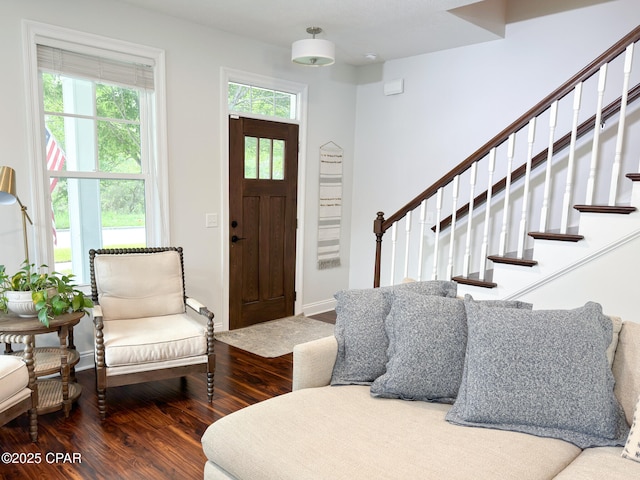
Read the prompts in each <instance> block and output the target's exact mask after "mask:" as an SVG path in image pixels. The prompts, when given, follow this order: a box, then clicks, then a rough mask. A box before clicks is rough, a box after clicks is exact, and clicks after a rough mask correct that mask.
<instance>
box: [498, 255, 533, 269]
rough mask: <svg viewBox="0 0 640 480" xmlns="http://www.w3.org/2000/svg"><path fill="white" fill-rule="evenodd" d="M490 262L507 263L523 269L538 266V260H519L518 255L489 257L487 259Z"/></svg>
mask: <svg viewBox="0 0 640 480" xmlns="http://www.w3.org/2000/svg"><path fill="white" fill-rule="evenodd" d="M487 258H488V259H489V260H491V261H492V262H494V263H506V264H509V265H520V266H523V267H533V266H534V265H537V264H538V262H537V261H536V260H533V259H532V258H526V256H525V258H518V257H517V256H516V254H509V253H507V254H505V255H504V256H500V255H489V256H488V257H487Z"/></svg>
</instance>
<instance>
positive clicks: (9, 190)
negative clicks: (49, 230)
mask: <svg viewBox="0 0 640 480" xmlns="http://www.w3.org/2000/svg"><path fill="white" fill-rule="evenodd" d="M16 201H17V202H18V204H20V209H21V210H22V237H23V239H24V254H25V259H26V261H27V264H29V244H28V242H27V220H29V223H30V224H31V225H33V222H32V221H31V218H30V217H29V214H28V213H27V207H25V206H24V205H23V204H22V202H21V201H20V198H18V194H17V193H16V172H15V170H14V169H13V168H11V167H4V166H3V167H0V205H13V204H14V203H16Z"/></svg>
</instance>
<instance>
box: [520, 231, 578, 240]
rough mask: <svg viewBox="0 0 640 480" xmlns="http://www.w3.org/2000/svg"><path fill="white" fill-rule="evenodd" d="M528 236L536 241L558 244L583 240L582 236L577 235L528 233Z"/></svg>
mask: <svg viewBox="0 0 640 480" xmlns="http://www.w3.org/2000/svg"><path fill="white" fill-rule="evenodd" d="M529 236H530V237H533V238H535V239H536V240H555V241H559V242H579V241H580V240H584V236H583V235H578V234H577V233H559V232H529Z"/></svg>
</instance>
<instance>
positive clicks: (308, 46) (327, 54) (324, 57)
mask: <svg viewBox="0 0 640 480" xmlns="http://www.w3.org/2000/svg"><path fill="white" fill-rule="evenodd" d="M307 33H308V34H310V35H313V38H306V39H304V40H298V41H297V42H293V45H291V61H292V62H294V63H299V64H301V65H308V66H311V67H321V66H322V67H324V66H327V65H333V63H334V62H335V56H336V46H335V45H334V44H333V42H330V41H329V40H323V39H321V38H316V35H318V34H319V33H322V29H321V28H320V27H309V28H307Z"/></svg>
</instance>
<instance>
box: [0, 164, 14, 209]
mask: <svg viewBox="0 0 640 480" xmlns="http://www.w3.org/2000/svg"><path fill="white" fill-rule="evenodd" d="M17 199H18V196H17V195H16V172H15V170H14V169H13V168H11V167H0V205H11V204H12V203H16V200H17Z"/></svg>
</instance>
